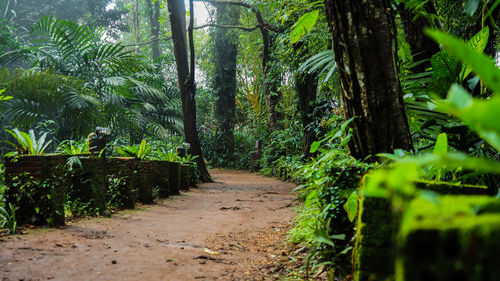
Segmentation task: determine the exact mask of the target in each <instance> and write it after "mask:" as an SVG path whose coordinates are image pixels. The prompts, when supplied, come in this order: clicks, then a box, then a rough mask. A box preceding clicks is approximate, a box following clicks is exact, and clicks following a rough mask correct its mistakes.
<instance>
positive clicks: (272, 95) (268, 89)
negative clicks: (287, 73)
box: [263, 35, 283, 130]
mask: <svg viewBox="0 0 500 281" xmlns="http://www.w3.org/2000/svg"><path fill="white" fill-rule="evenodd" d="M275 41H276V35H272V36H269V39H268V45H267V47H266V46H264V50H263V54H264V57H265V60H266V65H265V66H264V81H265V82H264V92H265V96H266V97H267V100H266V105H267V112H268V117H267V127H268V128H269V129H270V130H279V129H281V128H282V127H281V125H280V123H279V121H281V120H283V114H282V112H281V110H280V108H279V107H280V101H281V98H282V97H283V95H282V93H281V90H280V87H281V72H280V70H279V66H278V64H279V62H277V61H276V60H275V59H274V58H273V56H272V51H273V49H274V47H275V46H274V44H275ZM266 48H267V49H266Z"/></svg>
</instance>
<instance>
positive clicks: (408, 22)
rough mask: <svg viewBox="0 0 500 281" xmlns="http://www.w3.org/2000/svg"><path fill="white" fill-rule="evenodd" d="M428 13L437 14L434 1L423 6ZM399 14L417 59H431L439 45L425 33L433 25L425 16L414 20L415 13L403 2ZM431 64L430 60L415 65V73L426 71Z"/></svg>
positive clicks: (407, 39) (407, 40)
mask: <svg viewBox="0 0 500 281" xmlns="http://www.w3.org/2000/svg"><path fill="white" fill-rule="evenodd" d="M423 8H424V9H425V11H426V12H427V13H428V14H436V8H435V7H434V2H433V1H429V2H427V3H426V4H425V6H424V7H423ZM398 9H399V15H400V16H401V22H402V23H403V29H404V32H405V39H406V42H407V43H408V44H409V45H410V49H411V53H412V56H413V58H414V60H415V61H418V60H424V59H430V58H431V57H432V56H433V55H434V54H435V53H437V52H439V50H440V49H439V45H438V44H436V42H434V41H433V40H431V39H430V38H429V37H428V36H427V35H425V34H424V29H425V28H427V27H431V26H433V24H432V23H430V22H429V21H428V19H427V18H425V17H424V16H420V17H418V18H417V19H415V20H414V18H415V15H414V14H413V13H412V12H411V11H409V10H407V9H406V8H405V7H404V5H403V4H400V5H399V7H398ZM430 65H431V63H430V61H428V62H426V63H421V64H419V65H416V66H415V67H413V69H412V71H413V72H414V73H421V72H424V71H425V69H426V68H427V67H429V66H430Z"/></svg>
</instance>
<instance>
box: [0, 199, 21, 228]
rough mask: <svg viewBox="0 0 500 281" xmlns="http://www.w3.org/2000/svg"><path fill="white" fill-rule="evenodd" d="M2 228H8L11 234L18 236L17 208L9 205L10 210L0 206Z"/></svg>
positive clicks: (0, 225)
mask: <svg viewBox="0 0 500 281" xmlns="http://www.w3.org/2000/svg"><path fill="white" fill-rule="evenodd" d="M0 227H1V228H7V230H8V231H9V234H16V229H17V220H16V208H15V207H14V205H12V203H9V208H6V207H3V206H0Z"/></svg>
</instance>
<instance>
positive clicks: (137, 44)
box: [122, 36, 172, 47]
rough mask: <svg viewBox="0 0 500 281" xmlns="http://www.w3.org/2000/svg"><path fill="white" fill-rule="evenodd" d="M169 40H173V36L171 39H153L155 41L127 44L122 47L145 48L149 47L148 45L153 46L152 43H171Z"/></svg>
mask: <svg viewBox="0 0 500 281" xmlns="http://www.w3.org/2000/svg"><path fill="white" fill-rule="evenodd" d="M169 40H172V36H170V37H164V38H158V39H153V40H149V41H146V42H141V43H134V44H127V45H122V46H124V47H135V46H144V45H148V44H151V43H154V42H158V41H169Z"/></svg>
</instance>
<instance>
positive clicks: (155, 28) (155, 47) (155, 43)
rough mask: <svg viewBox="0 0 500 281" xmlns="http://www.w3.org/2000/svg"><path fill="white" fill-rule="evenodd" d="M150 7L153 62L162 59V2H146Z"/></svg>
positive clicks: (149, 0) (148, 0)
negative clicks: (160, 37)
mask: <svg viewBox="0 0 500 281" xmlns="http://www.w3.org/2000/svg"><path fill="white" fill-rule="evenodd" d="M146 3H147V5H148V14H149V25H150V27H151V41H152V42H151V57H152V58H153V61H156V60H158V58H159V57H160V41H159V40H158V38H159V36H160V1H155V2H154V6H153V3H152V0H146Z"/></svg>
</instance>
